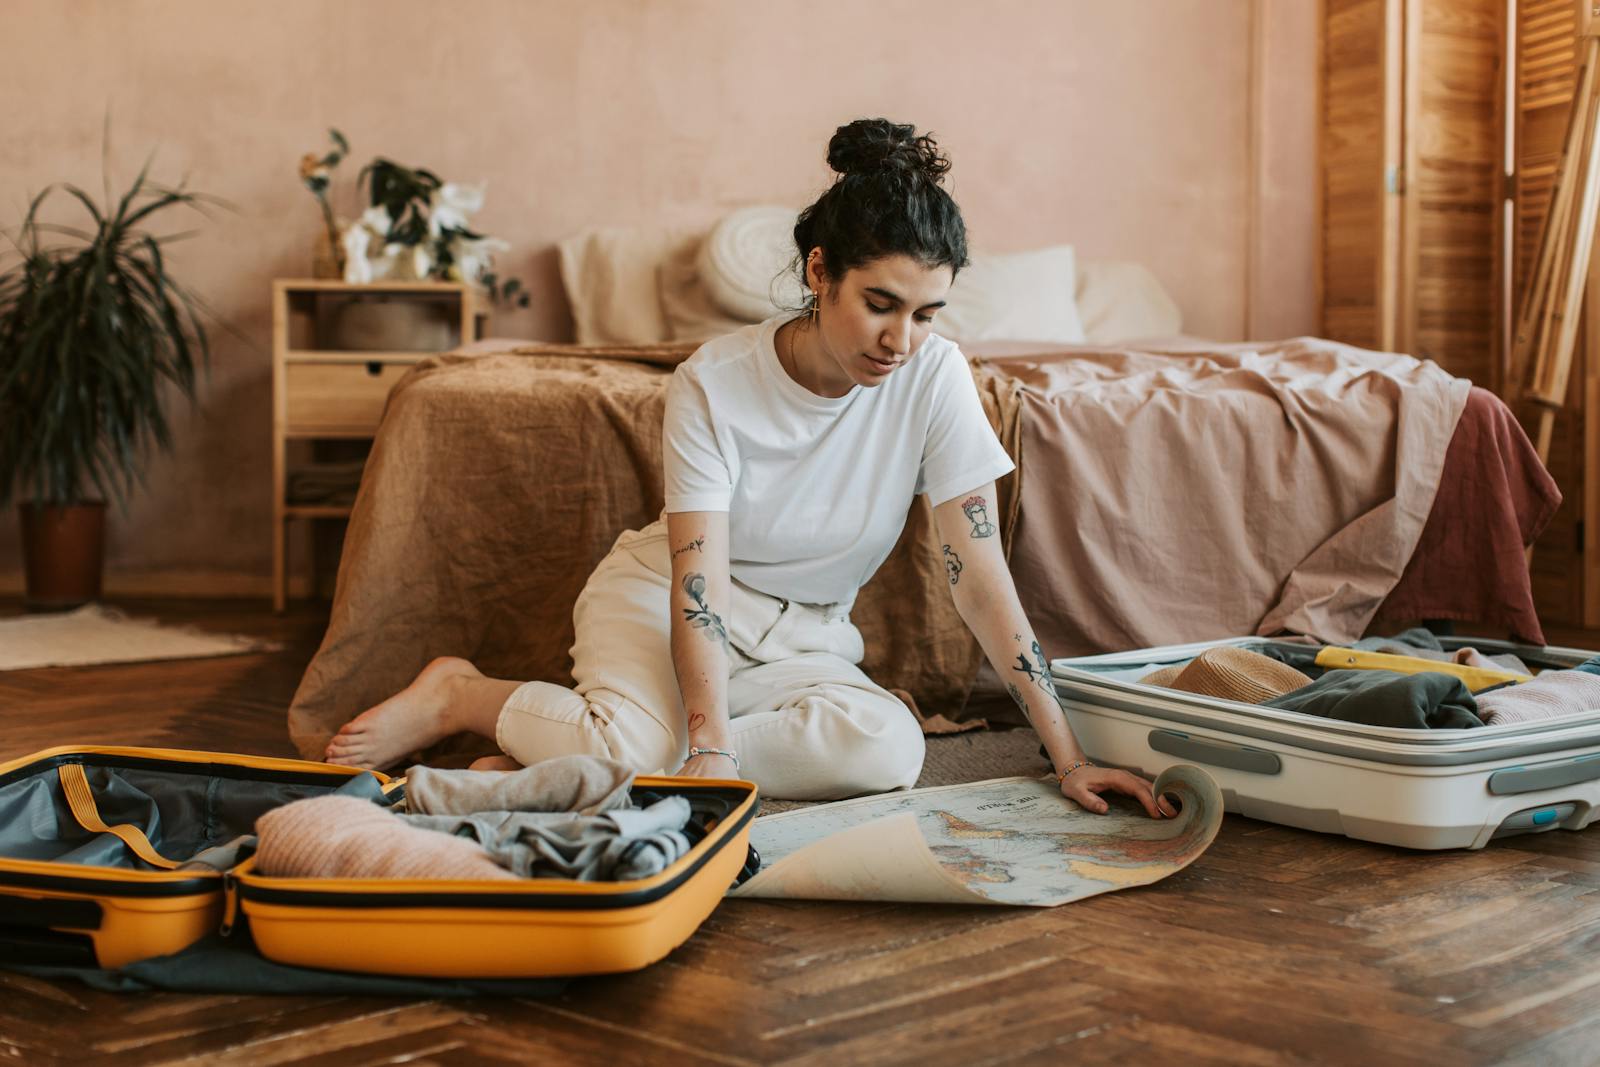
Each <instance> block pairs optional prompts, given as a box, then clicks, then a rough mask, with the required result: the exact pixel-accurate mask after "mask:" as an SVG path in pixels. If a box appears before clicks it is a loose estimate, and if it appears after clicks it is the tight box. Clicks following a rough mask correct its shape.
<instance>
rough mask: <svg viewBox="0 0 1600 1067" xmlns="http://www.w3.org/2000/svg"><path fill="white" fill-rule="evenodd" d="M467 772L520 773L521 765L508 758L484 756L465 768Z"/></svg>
mask: <svg viewBox="0 0 1600 1067" xmlns="http://www.w3.org/2000/svg"><path fill="white" fill-rule="evenodd" d="M467 770H469V771H520V770H522V764H520V763H518V762H517V761H516V760H514V759H512V758H511V757H510V756H485V757H483V758H482V759H475V760H473V761H472V763H471V765H470V766H468V767H467Z"/></svg>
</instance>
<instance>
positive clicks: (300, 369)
mask: <svg viewBox="0 0 1600 1067" xmlns="http://www.w3.org/2000/svg"><path fill="white" fill-rule="evenodd" d="M374 300H384V301H388V302H390V303H404V304H425V305H431V306H433V307H434V308H436V309H437V310H436V317H437V318H444V317H448V320H449V324H450V329H449V333H450V335H451V336H450V340H449V343H448V344H445V345H444V346H443V348H441V347H440V346H439V345H438V344H430V345H429V346H428V347H426V348H424V349H422V350H419V351H407V350H404V349H406V348H408V347H410V346H407V345H398V346H389V347H388V348H387V349H386V350H373V351H368V350H365V349H339V348H335V347H330V345H331V344H333V342H332V341H330V340H329V335H330V333H331V328H330V322H331V319H332V318H333V316H335V315H337V314H339V310H340V307H341V306H343V305H348V304H351V303H357V302H372V301H374ZM484 317H485V315H484V313H483V312H481V311H480V310H479V307H478V300H477V290H476V288H475V287H474V286H471V285H467V284H463V283H460V282H374V283H371V284H368V285H352V284H349V283H347V282H340V281H309V280H308V281H298V280H281V279H280V280H278V281H274V282H273V283H272V606H273V610H275V611H280V612H281V611H282V610H283V609H284V606H285V604H286V603H287V602H288V598H289V572H288V532H289V530H288V527H289V521H290V520H291V519H346V518H349V516H350V510H351V505H350V504H349V503H348V502H344V501H338V502H328V501H322V502H315V501H307V500H296V499H292V498H291V490H292V486H293V485H294V483H295V482H296V481H297V479H296V477H295V474H296V471H297V469H303V468H305V467H306V465H307V463H308V457H309V455H310V454H311V452H312V450H313V448H314V447H315V445H316V443H317V442H327V441H347V442H348V441H355V442H362V441H364V442H367V443H370V442H371V440H372V438H373V436H374V435H375V434H376V433H377V429H378V420H379V419H380V418H382V416H383V405H384V402H385V401H386V400H387V399H388V396H389V390H390V389H391V388H392V387H393V386H394V383H395V382H397V381H399V380H400V379H401V377H403V376H404V375H405V373H406V372H407V371H409V370H410V369H411V367H412V366H413V365H415V364H416V363H418V362H420V361H422V360H424V359H427V358H428V357H429V356H432V355H435V354H436V353H437V352H439V351H442V350H443V349H444V348H449V347H454V346H455V345H458V344H465V343H467V342H470V341H475V340H477V338H478V333H479V327H480V324H481V323H480V320H481V319H483V318H484ZM396 348H398V349H401V350H395V349H396ZM297 465H298V466H297ZM347 465H348V464H347ZM311 572H312V573H311V578H312V585H313V588H315V584H316V569H315V567H314V566H313V567H312V568H311Z"/></svg>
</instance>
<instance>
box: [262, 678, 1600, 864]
mask: <svg viewBox="0 0 1600 1067" xmlns="http://www.w3.org/2000/svg"><path fill="white" fill-rule="evenodd" d="M1597 680H1600V679H1597ZM632 784H633V772H632V771H631V770H629V769H628V768H627V767H625V766H623V765H622V764H621V763H618V762H616V761H615V760H608V759H600V758H598V757H595V756H565V757H562V758H560V759H553V760H547V761H545V762H543V763H538V764H535V765H533V766H531V767H524V768H523V769H521V770H518V771H451V770H436V769H434V768H431V767H413V768H412V769H411V771H410V773H409V774H408V775H407V776H406V807H407V811H406V813H404V814H399V813H396V812H394V811H391V810H390V809H388V808H384V807H381V806H379V805H377V804H374V803H372V802H371V801H370V800H365V799H362V798H359V797H353V796H325V797H313V798H310V799H307V800H297V801H295V802H294V803H292V804H286V805H284V806H283V807H281V808H277V809H275V810H273V811H270V812H268V813H267V814H265V815H263V816H261V818H260V819H258V820H257V821H256V835H257V838H258V842H257V846H256V868H257V870H259V871H260V873H262V874H265V875H271V876H274V877H285V878H444V879H473V880H482V879H494V880H507V879H516V878H570V879H576V880H578V881H623V880H628V879H635V878H648V877H650V876H651V875H653V874H657V873H659V872H660V871H662V870H664V869H666V867H667V866H668V865H670V864H671V863H672V862H673V861H675V860H677V859H678V858H679V857H681V856H682V855H683V854H684V853H686V852H688V851H689V846H690V842H689V839H688V837H687V836H686V835H685V833H684V829H685V827H686V826H687V825H688V822H689V816H690V807H689V802H688V800H686V799H685V798H684V797H681V796H669V797H666V798H664V799H661V800H658V801H656V802H655V803H654V804H651V805H650V806H648V807H645V808H638V807H635V806H633V804H632V802H631V800H630V793H629V789H630V787H631V786H632Z"/></svg>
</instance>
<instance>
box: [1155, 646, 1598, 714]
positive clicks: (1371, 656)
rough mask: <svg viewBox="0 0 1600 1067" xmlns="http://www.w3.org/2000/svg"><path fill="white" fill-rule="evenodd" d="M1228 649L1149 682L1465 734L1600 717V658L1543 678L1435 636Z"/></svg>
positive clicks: (1507, 659) (1510, 659)
mask: <svg viewBox="0 0 1600 1067" xmlns="http://www.w3.org/2000/svg"><path fill="white" fill-rule="evenodd" d="M1260 647H1261V651H1260V652H1255V651H1251V650H1249V649H1245V648H1239V647H1233V646H1221V647H1218V648H1212V649H1208V650H1206V651H1205V652H1202V653H1201V654H1200V655H1199V656H1198V657H1196V658H1195V659H1194V660H1192V661H1190V662H1189V663H1188V664H1185V665H1183V666H1181V667H1176V666H1174V667H1163V668H1162V669H1160V670H1157V671H1154V672H1152V673H1150V674H1147V675H1145V676H1144V677H1143V678H1141V679H1140V681H1141V682H1142V683H1143V684H1145V685H1158V686H1164V687H1166V688H1169V689H1176V690H1180V691H1182V692H1189V693H1199V694H1202V695H1204V696H1210V697H1217V698H1220V699H1224V700H1236V701H1240V702H1242V703H1246V704H1256V705H1260V706H1262V707H1269V708H1281V709H1283V710H1286V711H1298V712H1302V713H1304V714H1307V715H1318V716H1321V717H1323V718H1328V719H1339V720H1342V721H1344V722H1357V723H1364V724H1366V725H1369V726H1390V727H1397V728H1402V729H1434V730H1461V729H1469V728H1472V727H1475V726H1496V725H1501V724H1504V723H1522V722H1532V721H1536V720H1540V719H1549V718H1554V717H1556V716H1561V715H1575V714H1581V713H1585V712H1591V711H1597V710H1600V656H1596V657H1595V658H1594V659H1591V660H1589V661H1587V662H1586V663H1583V664H1581V665H1579V666H1578V667H1576V668H1573V669H1571V670H1546V671H1543V672H1542V673H1540V674H1539V675H1537V676H1534V675H1533V674H1532V673H1531V672H1530V671H1529V670H1528V668H1527V666H1526V665H1524V664H1523V663H1522V661H1521V660H1519V659H1517V658H1516V657H1515V656H1486V655H1483V654H1482V653H1480V652H1478V651H1477V650H1476V649H1472V648H1463V649H1461V650H1459V651H1457V652H1446V651H1444V650H1443V649H1442V648H1440V647H1439V643H1438V641H1437V639H1436V638H1434V636H1433V635H1432V634H1431V633H1429V632H1428V631H1426V630H1408V631H1406V632H1405V633H1403V634H1400V635H1397V636H1395V637H1384V638H1367V639H1365V640H1363V641H1360V642H1357V643H1356V645H1355V646H1353V647H1351V648H1334V647H1318V646H1314V645H1306V646H1303V647H1302V646H1295V645H1290V644H1284V643H1274V644H1265V645H1262V646H1260Z"/></svg>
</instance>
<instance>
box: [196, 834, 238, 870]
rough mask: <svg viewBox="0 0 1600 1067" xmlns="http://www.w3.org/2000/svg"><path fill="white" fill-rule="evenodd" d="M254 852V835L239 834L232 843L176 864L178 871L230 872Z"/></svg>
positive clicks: (214, 846)
mask: <svg viewBox="0 0 1600 1067" xmlns="http://www.w3.org/2000/svg"><path fill="white" fill-rule="evenodd" d="M255 850H256V835H255V834H240V835H239V836H238V837H236V838H234V839H233V840H232V841H228V842H225V843H223V844H220V845H212V846H211V847H210V848H207V849H202V850H201V851H199V852H196V853H195V854H194V855H193V856H191V857H190V858H189V859H187V860H184V861H183V862H182V863H180V864H178V868H177V869H178V870H180V871H218V872H221V871H231V870H232V869H233V868H235V867H237V866H239V864H240V863H241V862H242V861H243V860H244V858H245V857H246V856H248V855H249V854H250V853H252V852H254V851H255Z"/></svg>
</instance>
